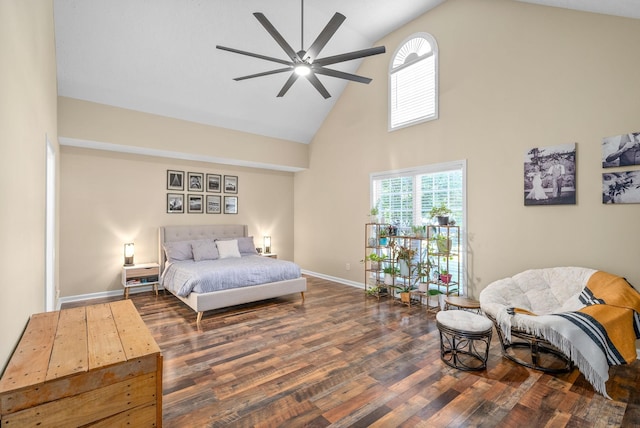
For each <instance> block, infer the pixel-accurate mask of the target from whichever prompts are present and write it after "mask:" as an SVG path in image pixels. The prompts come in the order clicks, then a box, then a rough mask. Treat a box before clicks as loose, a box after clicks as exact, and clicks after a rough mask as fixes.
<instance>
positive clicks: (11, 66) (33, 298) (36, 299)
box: [0, 0, 57, 371]
mask: <svg viewBox="0 0 640 428" xmlns="http://www.w3.org/2000/svg"><path fill="white" fill-rule="evenodd" d="M0 63H2V65H1V66H0V94H1V95H0V195H1V196H2V205H1V206H0V237H1V238H0V272H2V283H1V285H0V288H1V289H2V291H1V296H2V297H0V325H1V326H2V327H1V328H0V371H2V370H3V369H4V367H5V365H6V362H7V361H8V359H9V356H10V354H11V352H12V350H13V348H14V347H15V345H16V344H17V342H18V339H19V338H20V335H21V334H22V331H23V329H24V327H25V325H26V323H27V321H28V320H29V316H30V315H31V314H33V313H37V312H43V311H44V276H45V266H44V255H45V184H46V183H45V165H46V164H45V162H46V142H45V138H46V136H47V135H48V136H49V139H50V141H51V143H53V144H54V145H56V144H57V129H56V126H57V125H56V92H57V90H56V74H55V73H56V68H55V48H54V36H53V3H52V1H51V0H2V1H0Z"/></svg>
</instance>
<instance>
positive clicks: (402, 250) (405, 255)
mask: <svg viewBox="0 0 640 428" xmlns="http://www.w3.org/2000/svg"><path fill="white" fill-rule="evenodd" d="M415 254H416V250H414V249H413V248H411V247H403V246H400V247H399V248H398V251H397V253H396V259H397V260H398V267H399V268H400V275H401V276H409V275H410V273H411V272H410V267H411V260H412V259H413V256H415Z"/></svg>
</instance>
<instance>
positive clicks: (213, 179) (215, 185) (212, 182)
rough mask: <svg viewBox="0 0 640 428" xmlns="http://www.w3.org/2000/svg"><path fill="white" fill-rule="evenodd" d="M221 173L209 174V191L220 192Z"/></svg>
mask: <svg viewBox="0 0 640 428" xmlns="http://www.w3.org/2000/svg"><path fill="white" fill-rule="evenodd" d="M220 179H221V177H220V174H207V192H209V193H220Z"/></svg>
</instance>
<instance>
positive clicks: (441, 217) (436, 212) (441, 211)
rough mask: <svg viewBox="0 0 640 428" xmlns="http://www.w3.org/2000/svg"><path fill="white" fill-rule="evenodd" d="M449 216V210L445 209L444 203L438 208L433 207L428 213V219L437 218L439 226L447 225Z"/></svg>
mask: <svg viewBox="0 0 640 428" xmlns="http://www.w3.org/2000/svg"><path fill="white" fill-rule="evenodd" d="M449 214H451V210H450V209H449V208H447V206H446V205H445V203H444V202H443V203H442V204H440V206H435V205H434V206H433V207H432V208H431V211H429V216H430V218H434V217H435V218H437V219H438V224H439V225H440V226H446V225H448V224H449Z"/></svg>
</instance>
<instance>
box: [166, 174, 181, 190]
mask: <svg viewBox="0 0 640 428" xmlns="http://www.w3.org/2000/svg"><path fill="white" fill-rule="evenodd" d="M167 190H184V171H174V170H172V169H168V170H167Z"/></svg>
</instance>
